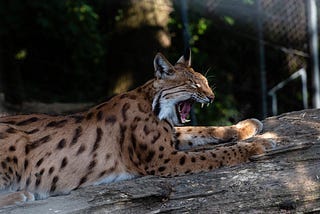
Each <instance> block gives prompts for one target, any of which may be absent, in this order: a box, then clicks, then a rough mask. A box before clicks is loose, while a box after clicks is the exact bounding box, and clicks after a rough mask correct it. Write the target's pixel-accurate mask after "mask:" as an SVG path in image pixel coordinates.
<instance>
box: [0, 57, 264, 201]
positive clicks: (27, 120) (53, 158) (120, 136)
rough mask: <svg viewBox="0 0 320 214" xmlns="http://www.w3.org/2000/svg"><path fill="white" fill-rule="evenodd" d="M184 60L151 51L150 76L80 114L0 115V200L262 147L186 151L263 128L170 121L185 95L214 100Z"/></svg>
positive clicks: (187, 167)
mask: <svg viewBox="0 0 320 214" xmlns="http://www.w3.org/2000/svg"><path fill="white" fill-rule="evenodd" d="M190 65H191V57H190V55H189V54H186V55H184V56H182V57H181V58H180V59H179V60H178V61H177V63H176V64H175V65H174V66H173V65H171V64H170V63H169V62H168V61H167V59H166V58H165V57H164V56H163V55H161V54H157V55H156V57H155V60H154V68H155V77H154V79H152V80H150V81H148V82H147V83H146V84H144V85H142V86H140V87H138V88H137V89H134V90H132V91H129V92H127V93H123V94H120V95H118V96H115V97H113V98H112V99H110V100H109V101H107V102H105V103H102V104H100V105H98V106H96V107H93V108H91V109H89V110H88V111H87V112H83V113H78V114H74V115H67V116H49V115H45V114H31V115H16V116H6V117H2V118H0V141H1V142H0V145H1V146H0V189H1V191H2V192H4V193H6V192H7V194H4V195H3V196H1V197H0V205H1V206H4V205H9V204H13V203H16V202H21V201H28V200H34V199H43V198H46V197H48V196H52V195H59V194H66V193H69V192H70V191H71V190H74V189H77V188H80V187H85V186H89V185H97V184H103V183H109V182H114V181H118V180H123V179H129V178H133V177H137V176H143V175H159V176H174V175H182V174H189V173H196V172H200V171H208V170H212V169H214V168H218V167H222V166H230V165H235V164H239V163H242V162H246V161H248V160H249V157H250V156H252V155H255V154H260V153H263V152H264V151H265V148H266V147H268V146H270V144H268V143H259V142H253V143H243V142H242V143H238V144H236V145H234V146H228V147H220V148H217V149H215V150H204V151H196V150H189V149H192V148H193V147H195V146H198V145H203V144H207V143H222V142H226V141H230V140H242V139H246V138H249V137H252V136H254V135H255V134H256V133H258V132H259V131H261V129H262V124H261V123H260V122H259V121H258V120H255V119H249V120H245V121H242V122H240V123H238V124H237V125H233V126H226V127H174V126H180V125H181V123H183V122H185V121H186V120H185V116H183V117H182V116H181V115H180V113H181V111H185V112H187V111H188V110H189V108H190V105H191V104H190V102H191V101H192V102H200V103H211V102H212V101H213V99H214V94H213V92H212V90H211V89H210V87H209V86H208V82H207V79H206V78H205V77H204V76H202V75H201V74H200V73H197V72H195V71H194V70H193V69H192V68H191V67H190ZM181 103H182V104H181ZM177 105H180V107H177ZM181 106H182V107H181ZM179 108H180V109H179ZM182 108H184V109H183V110H181V109H182ZM177 109H178V111H177ZM179 111H180V113H179ZM184 114H185V113H184ZM12 191H13V193H12ZM9 192H11V193H9Z"/></svg>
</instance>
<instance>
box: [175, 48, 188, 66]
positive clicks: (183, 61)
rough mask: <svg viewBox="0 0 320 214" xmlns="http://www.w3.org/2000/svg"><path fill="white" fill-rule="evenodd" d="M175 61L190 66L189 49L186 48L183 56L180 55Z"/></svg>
mask: <svg viewBox="0 0 320 214" xmlns="http://www.w3.org/2000/svg"><path fill="white" fill-rule="evenodd" d="M176 63H180V64H184V65H185V66H187V67H190V66H191V49H190V48H186V50H185V52H184V54H183V56H182V57H180V59H179V60H178V61H177V62H176Z"/></svg>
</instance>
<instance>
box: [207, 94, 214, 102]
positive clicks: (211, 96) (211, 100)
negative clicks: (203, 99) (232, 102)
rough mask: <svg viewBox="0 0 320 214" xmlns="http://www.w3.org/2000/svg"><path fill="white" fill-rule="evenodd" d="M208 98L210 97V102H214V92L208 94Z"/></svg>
mask: <svg viewBox="0 0 320 214" xmlns="http://www.w3.org/2000/svg"><path fill="white" fill-rule="evenodd" d="M207 98H208V99H209V102H210V103H212V102H213V100H214V94H212V95H208V96H207Z"/></svg>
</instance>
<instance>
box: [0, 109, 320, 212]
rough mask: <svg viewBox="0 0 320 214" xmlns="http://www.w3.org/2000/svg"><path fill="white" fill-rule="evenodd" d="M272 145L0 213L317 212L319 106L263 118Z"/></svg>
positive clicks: (319, 202) (319, 196)
mask: <svg viewBox="0 0 320 214" xmlns="http://www.w3.org/2000/svg"><path fill="white" fill-rule="evenodd" d="M264 125H265V128H264V130H263V133H262V134H261V135H259V136H257V138H272V139H273V140H275V141H276V142H277V145H278V147H277V149H278V150H276V151H274V152H270V153H268V154H266V155H263V156H257V157H254V158H253V159H252V160H253V161H252V162H249V163H245V164H241V165H238V166H235V167H225V168H220V169H217V170H214V171H211V172H207V173H199V174H193V175H187V176H178V177H172V178H163V177H156V176H147V177H142V178H138V179H134V180H129V181H122V182H117V183H112V184H109V185H103V186H94V187H88V188H83V189H79V190H76V191H73V192H72V193H71V194H69V195H66V196H58V197H51V198H49V199H47V200H42V201H36V202H30V203H27V204H24V205H17V206H13V207H7V208H4V209H2V210H0V213H297V212H306V213H318V212H319V213H320V143H319V140H320V110H304V111H299V112H291V113H287V114H283V115H281V116H276V117H270V118H268V119H266V120H265V121H264Z"/></svg>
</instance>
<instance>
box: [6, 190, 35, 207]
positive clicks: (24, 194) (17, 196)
mask: <svg viewBox="0 0 320 214" xmlns="http://www.w3.org/2000/svg"><path fill="white" fill-rule="evenodd" d="M34 200H35V198H34V195H33V194H32V193H30V192H28V191H19V192H9V193H4V194H3V195H0V207H4V206H10V205H15V204H20V203H23V202H26V201H34Z"/></svg>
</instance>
